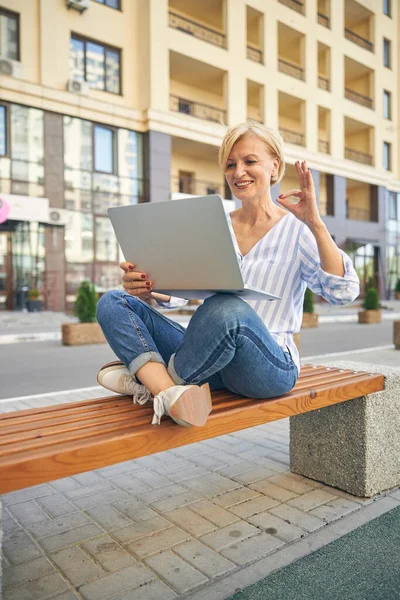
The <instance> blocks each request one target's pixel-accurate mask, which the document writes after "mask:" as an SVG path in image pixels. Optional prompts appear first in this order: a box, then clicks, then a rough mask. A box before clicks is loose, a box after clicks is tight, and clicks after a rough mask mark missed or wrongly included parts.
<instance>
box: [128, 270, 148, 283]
mask: <svg viewBox="0 0 400 600" xmlns="http://www.w3.org/2000/svg"><path fill="white" fill-rule="evenodd" d="M147 280H148V276H147V273H141V272H140V271H128V273H126V274H125V275H124V276H123V277H122V281H147Z"/></svg>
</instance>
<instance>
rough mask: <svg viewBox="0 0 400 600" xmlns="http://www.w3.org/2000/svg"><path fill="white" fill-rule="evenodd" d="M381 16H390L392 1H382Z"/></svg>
mask: <svg viewBox="0 0 400 600" xmlns="http://www.w3.org/2000/svg"><path fill="white" fill-rule="evenodd" d="M383 14H385V15H387V16H388V17H391V16H392V1H391V0H383Z"/></svg>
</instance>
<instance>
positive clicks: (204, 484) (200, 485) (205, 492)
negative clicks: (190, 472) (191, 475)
mask: <svg viewBox="0 0 400 600" xmlns="http://www.w3.org/2000/svg"><path fill="white" fill-rule="evenodd" d="M204 477H205V476H203V477H196V478H195V479H186V480H184V481H182V485H184V486H185V487H187V488H189V489H190V490H192V491H193V492H197V494H198V495H199V497H200V498H213V497H214V496H217V495H218V494H220V493H221V490H220V489H219V488H217V487H215V485H212V484H211V483H209V482H208V481H205V480H204Z"/></svg>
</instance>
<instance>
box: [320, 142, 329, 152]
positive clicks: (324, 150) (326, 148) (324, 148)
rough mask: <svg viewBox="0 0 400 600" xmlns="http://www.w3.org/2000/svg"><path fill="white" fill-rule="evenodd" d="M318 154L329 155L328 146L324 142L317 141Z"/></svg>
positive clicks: (327, 143)
mask: <svg viewBox="0 0 400 600" xmlns="http://www.w3.org/2000/svg"><path fill="white" fill-rule="evenodd" d="M318 152H323V153H324V154H330V144H329V142H327V141H326V140H318Z"/></svg>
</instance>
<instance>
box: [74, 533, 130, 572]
mask: <svg viewBox="0 0 400 600" xmlns="http://www.w3.org/2000/svg"><path fill="white" fill-rule="evenodd" d="M81 548H83V550H85V552H87V553H88V554H90V555H91V556H92V557H93V558H94V559H95V560H96V562H98V563H100V565H101V566H102V567H103V569H105V570H106V571H109V572H110V573H113V572H114V571H118V570H119V569H123V568H125V567H129V566H131V565H133V564H136V562H137V561H136V559H135V558H133V556H132V554H130V553H129V552H127V550H125V548H123V547H122V546H120V545H119V544H118V543H117V542H116V541H115V540H113V539H112V538H111V537H110V536H109V535H101V536H99V537H97V538H93V539H91V540H88V541H87V542H84V543H83V544H81Z"/></svg>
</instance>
